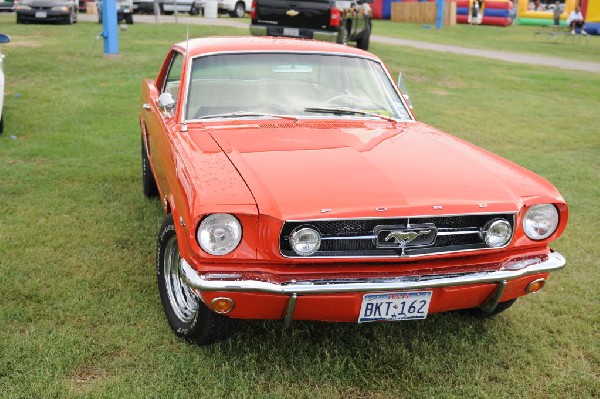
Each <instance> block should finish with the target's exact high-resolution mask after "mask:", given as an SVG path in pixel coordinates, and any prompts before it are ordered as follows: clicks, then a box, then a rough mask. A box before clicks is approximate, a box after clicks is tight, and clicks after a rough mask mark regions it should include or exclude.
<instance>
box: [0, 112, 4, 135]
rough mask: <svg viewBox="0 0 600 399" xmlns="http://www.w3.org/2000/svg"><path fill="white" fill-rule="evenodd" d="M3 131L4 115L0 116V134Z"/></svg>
mask: <svg viewBox="0 0 600 399" xmlns="http://www.w3.org/2000/svg"><path fill="white" fill-rule="evenodd" d="M2 133H4V115H2V116H0V134H2Z"/></svg>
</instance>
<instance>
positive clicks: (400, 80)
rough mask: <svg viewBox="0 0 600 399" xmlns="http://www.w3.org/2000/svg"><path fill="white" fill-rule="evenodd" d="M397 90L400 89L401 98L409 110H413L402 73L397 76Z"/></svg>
mask: <svg viewBox="0 0 600 399" xmlns="http://www.w3.org/2000/svg"><path fill="white" fill-rule="evenodd" d="M398 88H399V89H400V92H401V93H402V97H404V99H405V100H406V102H407V103H408V106H409V107H410V109H413V105H412V101H410V96H409V95H408V87H406V82H405V81H404V76H402V72H400V73H399V74H398Z"/></svg>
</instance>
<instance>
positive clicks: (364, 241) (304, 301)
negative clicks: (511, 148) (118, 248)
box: [140, 37, 568, 344]
mask: <svg viewBox="0 0 600 399" xmlns="http://www.w3.org/2000/svg"><path fill="white" fill-rule="evenodd" d="M140 125H141V139H142V146H141V147H142V148H141V152H142V172H143V176H142V178H143V191H144V194H145V195H146V196H147V197H153V196H158V197H160V199H161V201H162V205H163V207H164V210H165V213H166V218H165V220H164V223H163V225H162V227H161V229H160V232H159V234H158V243H157V261H156V262H157V263H156V266H157V275H158V287H159V291H160V297H161V300H162V304H163V306H164V310H165V313H166V316H167V319H168V322H169V324H170V326H171V327H172V329H173V331H174V332H175V334H177V335H178V336H180V337H183V338H185V339H188V340H190V341H193V342H196V343H199V344H208V343H211V342H214V341H215V340H218V339H221V338H224V337H227V336H228V335H230V334H231V333H232V332H233V330H234V328H233V326H235V325H236V324H237V323H234V320H235V319H281V320H283V321H284V322H285V324H286V325H287V324H289V323H290V322H291V321H292V320H325V321H335V322H358V323H363V322H371V321H397V320H414V319H423V318H425V317H426V316H427V315H428V314H430V313H436V312H445V311H451V310H458V309H469V312H471V313H474V314H478V315H494V314H497V313H499V312H501V311H503V310H505V309H507V308H508V307H509V306H510V305H512V304H513V303H514V302H515V300H516V299H517V298H518V297H520V296H523V295H526V294H527V293H531V292H536V291H538V290H540V289H541V288H542V286H543V285H544V283H545V281H546V279H547V277H548V274H549V273H550V272H551V271H553V270H558V269H561V268H562V267H564V265H565V259H564V258H563V256H561V255H560V254H558V253H557V252H554V251H552V250H551V249H550V248H549V247H548V245H549V243H550V242H551V241H553V240H555V239H556V238H558V237H559V236H560V234H561V233H562V232H563V231H564V229H565V226H566V223H567V214H568V210H567V205H566V204H565V202H564V200H563V198H562V197H561V195H560V194H559V193H558V191H557V190H556V189H555V188H554V187H553V186H552V185H551V184H550V183H548V182H547V181H546V180H544V179H542V178H540V177H539V176H537V175H535V174H533V173H531V172H529V171H527V170H526V169H523V168H521V167H519V166H517V165H515V164H513V163H512V162H510V161H507V160H505V159H502V158H500V157H498V156H496V155H494V154H491V153H489V152H487V151H485V150H482V149H480V148H478V147H475V146H473V145H471V144H469V143H466V142H464V141H461V140H459V139H457V138H455V137H452V136H450V135H448V134H446V133H443V132H441V131H439V130H437V129H435V128H433V127H431V126H428V125H426V124H424V123H421V122H418V121H417V120H416V119H415V117H414V115H413V113H412V111H411V108H410V106H409V104H408V103H407V96H406V95H405V93H404V94H403V93H401V92H400V90H399V88H398V86H397V85H396V83H395V82H394V81H393V79H392V78H391V77H390V73H389V71H388V70H387V69H386V67H385V66H384V65H383V63H382V62H381V60H379V59H378V58H377V57H375V56H374V55H372V54H370V53H367V52H364V51H361V50H358V49H355V48H351V47H345V46H342V45H337V44H332V43H324V42H317V41H311V40H299V39H285V38H266V37H227V38H205V39H193V40H189V41H186V42H183V43H180V44H176V45H174V46H173V47H172V48H171V50H170V52H169V54H168V55H167V57H166V59H165V61H164V63H163V66H162V68H161V69H160V72H159V73H158V76H157V78H156V80H146V81H144V83H143V86H142V95H141V114H140Z"/></svg>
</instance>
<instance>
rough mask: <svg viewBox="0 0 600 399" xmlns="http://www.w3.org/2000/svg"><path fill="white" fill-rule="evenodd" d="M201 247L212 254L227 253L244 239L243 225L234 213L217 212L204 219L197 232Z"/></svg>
mask: <svg viewBox="0 0 600 399" xmlns="http://www.w3.org/2000/svg"><path fill="white" fill-rule="evenodd" d="M196 240H197V241H198V245H200V248H202V250H204V251H205V252H206V253H209V254H211V255H226V254H228V253H230V252H231V251H233V250H234V249H235V248H236V247H237V246H238V245H239V243H240V241H241V240H242V225H241V224H240V222H239V220H237V218H236V217H235V216H233V215H229V214H227V213H215V214H213V215H209V216H207V217H205V218H204V219H202V222H200V225H199V226H198V231H197V232H196Z"/></svg>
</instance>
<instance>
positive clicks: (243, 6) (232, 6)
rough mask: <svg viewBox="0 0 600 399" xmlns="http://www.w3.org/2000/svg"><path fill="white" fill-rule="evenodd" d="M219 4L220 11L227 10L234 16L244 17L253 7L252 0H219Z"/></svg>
mask: <svg viewBox="0 0 600 399" xmlns="http://www.w3.org/2000/svg"><path fill="white" fill-rule="evenodd" d="M217 4H218V6H219V12H223V13H225V12H226V13H228V14H229V15H230V16H231V17H234V18H241V17H243V16H244V14H245V13H247V12H250V8H252V0H243V1H242V0H218V1H217Z"/></svg>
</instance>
